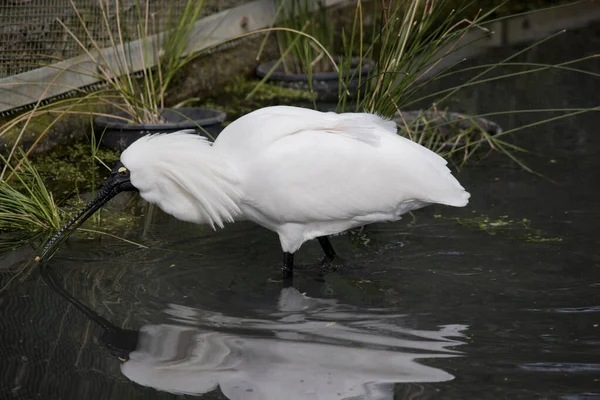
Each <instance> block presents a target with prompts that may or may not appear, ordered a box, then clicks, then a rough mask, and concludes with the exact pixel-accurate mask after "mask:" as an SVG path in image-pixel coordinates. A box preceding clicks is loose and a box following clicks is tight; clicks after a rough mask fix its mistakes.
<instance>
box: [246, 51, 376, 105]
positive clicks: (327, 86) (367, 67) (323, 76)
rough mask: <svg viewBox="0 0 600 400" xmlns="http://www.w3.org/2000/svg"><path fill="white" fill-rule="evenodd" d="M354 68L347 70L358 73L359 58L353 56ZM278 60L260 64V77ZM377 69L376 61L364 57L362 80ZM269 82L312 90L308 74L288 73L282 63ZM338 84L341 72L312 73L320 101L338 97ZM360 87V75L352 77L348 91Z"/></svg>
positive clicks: (351, 91)
mask: <svg viewBox="0 0 600 400" xmlns="http://www.w3.org/2000/svg"><path fill="white" fill-rule="evenodd" d="M334 59H335V61H336V63H338V64H339V58H337V57H335V58H334ZM352 62H353V64H352V65H353V68H352V69H351V70H350V71H348V72H347V74H348V75H349V76H353V75H355V74H356V75H357V73H356V71H357V70H358V64H359V62H360V59H359V58H353V59H352ZM276 63H277V61H269V62H266V63H262V64H259V66H258V67H257V68H256V75H257V76H258V77H259V78H261V79H262V78H264V77H265V76H267V74H268V73H269V71H270V70H271V69H272V68H273V66H274V65H275V64H276ZM374 69H375V62H373V61H372V60H368V59H363V64H362V82H364V81H365V80H366V79H367V78H368V76H369V75H370V74H371V73H372V72H373V70H374ZM267 80H268V81H269V82H273V83H275V84H277V85H279V86H283V87H287V88H291V89H299V90H310V86H309V84H308V75H307V74H286V73H285V72H284V70H283V66H282V65H281V64H280V65H279V66H278V67H277V68H276V69H275V70H274V71H273V72H272V73H271V75H269V77H268V78H267ZM338 85H339V73H337V72H319V73H315V74H312V86H313V90H314V91H315V92H316V93H317V94H318V95H319V101H326V100H331V99H337V97H338ZM357 88H358V76H356V77H355V78H353V79H351V80H350V82H349V83H348V87H347V89H348V91H349V92H350V93H351V94H352V93H354V92H356V89H357Z"/></svg>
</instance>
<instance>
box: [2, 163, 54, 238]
mask: <svg viewBox="0 0 600 400" xmlns="http://www.w3.org/2000/svg"><path fill="white" fill-rule="evenodd" d="M0 158H1V159H2V161H3V162H5V163H7V160H6V159H5V158H4V157H1V156H0ZM19 164H20V166H19V170H18V171H17V170H16V169H15V168H14V167H12V166H10V164H8V163H7V165H8V168H9V169H10V170H11V171H12V172H13V175H12V179H11V180H5V179H2V180H0V231H14V230H21V231H31V232H37V231H47V230H58V229H59V228H60V226H61V211H60V209H59V208H58V206H57V204H56V202H55V201H54V197H53V196H52V193H51V192H50V191H49V190H48V188H47V187H46V185H45V184H44V181H43V179H42V177H41V176H40V174H39V173H38V171H37V169H36V168H35V167H34V166H33V165H32V164H31V162H30V161H29V160H28V159H27V158H26V157H24V156H23V157H22V159H21V162H20V163H19Z"/></svg>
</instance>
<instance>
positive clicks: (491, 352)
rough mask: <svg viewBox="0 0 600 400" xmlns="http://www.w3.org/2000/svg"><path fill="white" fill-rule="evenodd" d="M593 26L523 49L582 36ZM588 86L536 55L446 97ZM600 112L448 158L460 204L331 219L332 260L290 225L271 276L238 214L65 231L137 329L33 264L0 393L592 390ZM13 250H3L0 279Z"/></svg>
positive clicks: (516, 394) (486, 99)
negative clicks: (199, 221) (329, 267)
mask: <svg viewBox="0 0 600 400" xmlns="http://www.w3.org/2000/svg"><path fill="white" fill-rule="evenodd" d="M595 29H596V28H590V29H588V30H583V31H581V32H574V33H572V34H570V35H571V36H566V37H565V39H559V40H557V41H556V42H554V43H553V45H552V46H553V47H552V49H562V52H561V51H545V50H548V49H549V48H547V47H546V48H542V49H541V50H539V51H534V52H533V53H532V54H530V55H529V56H528V57H530V61H531V59H534V61H536V62H537V61H540V62H559V61H561V60H563V59H570V58H575V57H580V56H583V55H585V54H588V53H589V52H590V51H594V50H593V48H592V47H593V46H594V43H597V42H598V40H597V39H596V40H595V41H594V40H592V39H593V37H595V36H594V33H595ZM582 32H583V33H582ZM584 38H585V39H586V42H585V43H587V45H586V46H587V47H586V46H580V45H579V44H580V43H581V42H582V41H583V40H584ZM590 38H592V39H590ZM574 43H575V44H577V45H574ZM544 49H545V50H544ZM507 51H508V50H507ZM487 61H489V60H485V59H482V60H481V62H487ZM585 67H587V68H589V69H592V70H599V69H600V68H599V67H600V65H599V64H598V62H592V61H590V62H588V63H587V64H586V65H585ZM599 89H600V85H599V84H598V81H597V80H595V79H593V78H583V77H581V76H580V75H576V74H562V75H561V74H557V73H555V72H553V73H548V74H540V75H539V76H538V78H537V79H534V80H532V78H531V77H530V76H529V77H527V78H519V79H516V80H512V81H510V82H509V81H503V82H496V83H494V84H488V85H484V86H480V87H478V88H477V89H474V90H471V91H468V92H466V93H465V94H464V95H463V97H462V98H461V102H460V103H457V105H456V107H457V108H458V109H459V110H460V111H468V112H471V113H482V112H486V111H494V110H499V109H500V110H505V109H509V108H513V109H514V108H541V107H551V106H557V107H578V106H582V105H587V106H589V105H590V104H591V105H595V102H596V101H597V98H598V93H600V90H599ZM539 117H540V116H539V115H537V116H531V115H529V116H526V115H511V116H506V117H498V118H497V119H496V120H497V121H498V122H499V123H501V125H503V126H504V127H505V129H509V128H510V127H511V126H519V125H522V124H525V123H529V122H532V121H534V120H535V119H536V118H539ZM599 126H600V119H599V118H598V116H597V114H596V113H589V114H585V115H583V116H579V117H577V118H571V119H568V120H562V121H558V122H554V123H551V124H547V125H543V126H540V127H534V128H531V129H528V130H527V131H525V132H524V133H523V134H522V136H520V138H519V140H518V142H519V144H521V145H523V146H525V147H527V148H528V149H530V150H532V151H533V153H532V154H529V155H523V156H522V157H523V160H525V161H526V162H527V163H528V164H529V165H530V166H532V167H533V168H534V169H535V170H536V171H538V172H540V173H542V174H543V175H544V176H545V177H541V176H538V175H534V174H530V173H527V172H525V171H523V170H521V169H519V168H518V167H516V166H515V165H514V164H511V163H510V162H508V161H506V160H505V159H503V158H500V157H490V158H488V159H486V160H484V161H483V162H482V163H480V164H478V165H474V166H471V167H469V168H466V169H464V170H462V171H461V173H460V175H459V179H460V180H461V182H462V183H463V185H464V186H465V187H466V188H467V189H468V190H469V191H470V192H471V193H472V201H471V203H470V205H469V206H468V207H467V208H464V209H451V208H448V207H441V206H440V207H429V208H427V209H423V210H419V211H418V212H416V213H415V214H414V216H412V217H411V216H407V217H406V218H404V220H402V221H400V222H398V223H393V224H376V225H372V226H369V227H367V228H366V229H364V230H363V231H362V232H352V233H351V234H345V235H341V236H338V237H334V238H333V239H332V244H333V246H334V247H335V249H336V251H337V252H338V254H340V255H341V256H342V257H343V258H344V260H345V263H343V264H341V265H338V269H337V271H333V272H332V271H328V272H325V273H321V272H320V270H319V268H318V261H319V260H320V257H321V250H320V248H319V246H318V244H316V243H307V244H306V245H305V246H304V247H303V248H302V249H301V250H300V252H299V253H298V255H297V262H298V264H300V267H299V269H298V271H297V274H296V279H295V282H294V287H292V288H282V285H281V282H279V281H278V279H279V278H280V277H279V273H278V272H277V267H278V264H279V260H280V257H281V254H280V248H279V244H278V239H277V237H276V235H275V234H273V233H270V232H268V231H266V230H264V229H262V228H260V227H258V226H255V225H252V224H250V223H239V224H235V225H231V226H228V227H227V228H226V229H225V230H222V231H219V232H212V231H210V230H208V229H206V228H201V227H197V226H194V225H190V224H185V223H181V222H178V221H175V220H173V219H171V218H169V217H167V216H165V215H162V214H161V213H157V214H155V216H154V217H153V218H152V219H151V220H148V221H143V222H142V225H143V224H145V225H146V229H143V226H140V227H139V229H138V228H137V227H136V228H135V229H133V230H131V231H130V232H128V233H126V234H125V235H126V236H127V238H128V239H131V240H135V241H137V242H140V243H143V244H145V245H147V246H148V247H149V249H139V248H137V247H135V246H132V245H130V244H127V243H123V242H119V241H117V240H115V239H113V238H110V237H102V238H96V239H93V240H89V239H85V238H84V237H81V236H79V237H75V238H72V239H71V240H69V241H68V242H67V243H65V244H64V245H63V247H62V248H61V249H60V251H59V252H58V253H57V254H56V255H55V257H54V258H53V260H52V263H53V264H52V265H53V267H54V269H55V270H56V271H57V272H59V273H60V274H61V276H63V277H64V280H63V284H64V285H65V287H66V288H67V289H68V290H69V291H70V292H72V293H73V294H74V295H75V296H76V297H77V298H79V299H81V300H82V301H84V302H85V303H86V304H88V305H90V306H91V307H92V308H93V309H94V310H96V311H97V312H99V313H100V314H102V315H103V316H105V317H106V318H107V319H109V320H111V321H112V322H113V323H115V324H117V325H120V326H123V327H127V328H130V329H139V330H141V332H142V333H141V340H140V343H139V346H138V349H137V351H135V352H134V353H132V354H131V358H130V360H129V361H127V362H125V363H122V362H121V361H119V360H118V359H117V358H115V357H114V356H112V355H110V354H109V353H108V352H107V351H106V350H105V349H104V348H103V347H102V346H101V345H100V344H99V342H98V340H97V339H96V334H97V330H96V328H95V326H94V325H92V324H91V323H90V322H89V321H88V320H87V319H86V318H85V317H83V316H82V315H80V314H79V313H78V312H77V311H76V310H74V309H73V308H72V307H70V306H69V305H67V304H66V303H65V302H64V301H63V300H62V299H61V298H59V297H57V296H56V295H55V294H54V293H53V292H51V291H50V290H49V289H48V288H47V287H46V286H45V285H44V284H43V282H42V281H41V280H40V279H39V276H38V275H37V273H36V272H34V273H32V275H31V276H30V277H28V278H27V279H26V280H24V281H23V282H22V283H20V284H18V285H11V289H10V290H9V291H7V292H5V293H4V294H3V295H2V296H1V297H0V313H1V317H2V318H1V319H0V338H1V342H0V360H1V361H0V365H1V368H0V371H1V374H0V398H7V399H11V398H14V399H88V398H89V399H134V398H144V399H167V398H178V397H179V396H184V394H185V393H187V394H188V395H195V396H202V397H201V398H205V399H225V398H228V399H348V398H351V399H429V398H442V399H485V398H490V399H497V398H508V399H516V398H522V399H531V398H561V399H591V398H600V326H599V325H600V265H599V264H600V256H599V254H600V253H599V250H598V249H599V246H600V240H599V234H598V221H600V212H599V209H600V207H599V206H598V196H599V194H600V191H599V190H600V189H599V183H600V157H599V156H598V154H599V153H600V136H599V135H598V127H599ZM31 254H33V253H31V251H30V250H28V249H21V250H18V251H17V252H15V253H11V254H9V255H6V256H4V259H3V261H2V264H0V268H2V269H1V270H0V271H3V273H2V274H1V275H0V277H1V279H2V284H3V285H5V284H6V283H7V282H8V281H9V280H10V279H11V277H12V276H13V275H12V274H11V273H10V272H8V271H10V270H9V268H10V267H11V266H15V265H21V264H22V262H23V260H24V259H26V258H27V257H29V256H30V255H31Z"/></svg>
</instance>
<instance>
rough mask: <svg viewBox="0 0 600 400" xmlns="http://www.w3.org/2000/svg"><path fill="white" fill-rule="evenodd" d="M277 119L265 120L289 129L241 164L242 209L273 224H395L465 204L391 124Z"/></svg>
mask: <svg viewBox="0 0 600 400" xmlns="http://www.w3.org/2000/svg"><path fill="white" fill-rule="evenodd" d="M280 111H282V112H281V113H276V114H274V115H272V114H268V115H269V118H271V119H276V120H278V121H279V123H284V121H287V126H288V127H290V126H292V128H291V129H290V130H288V133H287V134H286V135H280V136H279V137H278V139H277V140H272V141H270V142H269V143H266V145H265V146H263V147H261V148H258V149H253V151H252V153H246V156H245V159H246V160H247V161H246V162H241V164H240V165H243V166H244V171H243V172H242V173H243V175H244V179H243V181H244V184H243V191H244V197H245V199H246V201H247V202H248V203H249V204H250V205H252V206H253V207H255V208H257V209H260V212H261V213H262V214H264V215H266V216H268V217H269V218H271V219H272V220H273V221H276V222H299V223H304V222H307V221H336V220H337V221H343V220H349V219H354V220H361V219H362V220H364V221H365V222H368V221H369V220H385V219H397V218H398V217H399V215H400V214H402V213H403V212H406V211H408V210H410V209H414V208H418V206H422V205H424V204H427V203H443V204H449V205H455V206H464V205H465V204H466V203H467V199H468V197H469V195H468V193H466V192H465V190H464V189H463V188H462V186H460V184H459V183H458V181H456V179H455V178H454V177H453V176H452V175H451V173H450V171H449V170H448V168H447V167H446V162H445V161H444V160H443V159H442V158H441V157H439V156H438V155H436V154H435V153H433V152H431V151H429V150H428V149H426V148H424V147H422V146H420V145H418V144H416V143H414V142H411V141H410V140H408V139H405V138H402V137H400V136H398V135H396V134H395V127H394V128H392V124H393V122H390V121H386V120H383V119H381V118H380V117H377V116H375V115H372V114H324V113H316V114H314V112H313V113H307V114H306V115H303V117H304V118H303V119H304V121H305V124H301V123H300V122H299V121H298V118H288V119H285V118H283V117H282V116H285V115H287V114H285V113H284V112H283V111H285V110H280ZM319 114H320V115H319ZM309 116H310V117H312V118H308V117H309ZM321 116H325V117H324V118H319V117H321ZM263 117H265V118H266V115H265V116H263ZM280 117H282V119H280ZM266 125H267V126H268V125H269V122H268V121H267V122H266ZM263 126H264V125H263ZM302 126H308V128H306V129H303V128H301V127H302ZM277 129H279V131H282V130H284V129H283V128H282V127H281V126H278V127H277ZM271 133H272V132H271ZM269 134H270V133H268V132H265V136H268V135H269ZM242 157H243V156H242Z"/></svg>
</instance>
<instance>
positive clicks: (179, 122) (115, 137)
mask: <svg viewBox="0 0 600 400" xmlns="http://www.w3.org/2000/svg"><path fill="white" fill-rule="evenodd" d="M114 115H115V116H117V117H125V118H130V115H129V114H127V113H126V112H117V113H114ZM161 116H162V117H163V119H164V120H166V121H167V123H165V124H144V125H142V124H128V123H127V122H125V121H123V120H121V119H118V118H112V117H104V116H101V117H96V118H95V120H94V122H95V124H96V128H97V130H96V133H97V135H98V136H99V137H100V136H102V143H103V144H104V145H106V146H108V147H111V148H113V149H116V150H121V151H122V150H125V149H126V148H127V147H129V145H130V144H131V143H133V142H135V141H136V140H138V139H139V138H141V137H142V136H146V135H148V134H150V133H172V132H176V131H180V130H182V129H193V130H194V131H195V132H196V133H198V134H200V135H203V136H206V134H205V133H204V131H206V132H208V133H209V134H210V135H211V136H212V137H213V138H214V137H217V136H218V135H219V133H220V132H221V131H222V130H223V124H222V123H223V121H224V120H225V118H226V117H227V114H225V113H224V112H223V111H218V110H211V109H208V108H177V109H171V108H165V109H163V110H162V111H161ZM198 126H201V127H202V129H200V128H198Z"/></svg>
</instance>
